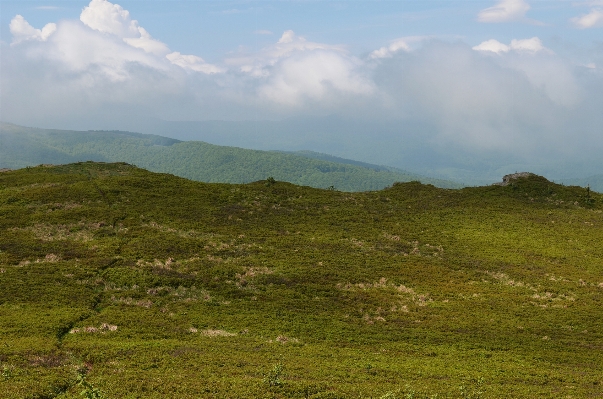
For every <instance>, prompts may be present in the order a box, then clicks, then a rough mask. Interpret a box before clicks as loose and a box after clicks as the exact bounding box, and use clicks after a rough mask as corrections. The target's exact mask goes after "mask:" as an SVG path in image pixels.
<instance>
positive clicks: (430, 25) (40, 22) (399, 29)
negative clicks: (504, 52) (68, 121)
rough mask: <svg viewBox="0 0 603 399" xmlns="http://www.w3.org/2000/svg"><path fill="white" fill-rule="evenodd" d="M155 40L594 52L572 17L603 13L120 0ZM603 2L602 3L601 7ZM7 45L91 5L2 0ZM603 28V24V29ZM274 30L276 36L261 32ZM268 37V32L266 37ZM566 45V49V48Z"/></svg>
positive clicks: (594, 32) (542, 7)
mask: <svg viewBox="0 0 603 399" xmlns="http://www.w3.org/2000/svg"><path fill="white" fill-rule="evenodd" d="M115 3H116V4H119V5H120V6H122V7H123V8H124V9H125V10H128V11H129V12H130V14H131V17H132V18H133V19H136V20H137V21H138V22H139V23H140V25H141V26H143V27H144V28H145V29H146V30H147V31H148V32H149V33H151V34H152V36H153V37H155V38H157V39H159V40H161V41H163V42H165V43H167V44H168V45H170V46H172V47H174V48H177V49H178V51H180V52H187V53H192V54H196V55H199V56H201V57H203V58H205V59H207V60H211V61H214V62H215V61H219V60H220V59H221V58H222V57H223V56H224V55H225V54H227V53H229V52H233V51H237V49H238V48H239V46H244V47H246V48H249V49H256V50H257V49H260V48H261V47H263V46H266V45H268V44H270V43H272V42H273V41H274V36H275V35H276V36H278V35H280V34H281V33H282V32H284V31H286V30H293V31H295V32H296V33H297V34H300V35H303V36H304V37H307V38H308V39H310V40H313V41H318V42H325V43H332V44H344V45H346V46H348V48H349V49H350V51H352V52H353V53H355V54H357V55H361V54H362V53H363V52H370V51H372V50H374V49H375V48H377V47H380V46H382V45H384V44H385V43H387V42H389V41H390V40H393V39H396V38H398V37H404V36H426V35H431V36H438V37H441V38H443V39H446V40H462V41H464V42H466V43H468V44H470V45H476V44H479V43H480V42H482V41H484V40H489V39H492V38H495V39H497V40H499V41H503V42H510V41H511V40H512V39H516V38H518V37H524V38H525V37H533V36H538V37H539V38H540V39H541V40H543V41H544V42H546V43H547V45H548V46H552V47H555V46H559V44H558V43H559V42H563V43H564V45H567V44H569V45H573V46H577V47H580V48H584V49H587V48H588V47H589V46H592V45H593V43H594V42H595V41H601V40H603V34H602V32H601V29H596V28H591V29H577V26H576V24H575V23H573V22H572V21H571V19H572V18H575V17H580V16H583V15H586V14H588V13H589V12H591V11H592V10H596V9H597V8H599V9H601V8H602V7H603V2H600V1H599V2H596V1H590V2H589V1H553V0H548V1H530V2H529V3H528V4H529V7H530V8H529V10H528V11H527V12H526V13H525V14H524V18H519V19H511V20H509V21H504V22H500V23H482V22H479V20H478V18H477V17H478V15H479V12H480V11H482V10H484V9H486V8H488V7H492V6H494V5H496V3H497V2H496V1H450V0H449V1H428V0H422V1H279V2H274V1H260V2H257V1H255V2H252V1H235V2H230V1H194V0H189V1H174V0H171V1H116V2H115ZM597 3H599V4H597ZM0 4H1V11H2V12H1V19H0V22H1V27H2V40H4V41H6V42H10V38H11V34H10V31H9V24H10V21H11V19H12V18H14V17H15V15H17V14H20V15H23V17H25V19H26V20H27V21H28V22H29V23H30V24H31V25H33V26H34V27H37V28H41V27H42V26H44V25H45V24H47V23H49V22H57V21H59V20H62V19H73V20H78V19H79V16H80V14H81V12H82V9H83V8H84V7H86V6H87V5H88V2H87V1H27V0H25V1H24V0H20V1H5V0H3V1H1V2H0ZM600 24H601V23H600ZM258 31H269V32H272V34H264V35H262V34H257V33H256V32H258ZM265 33H267V32H265ZM565 43H567V44H565Z"/></svg>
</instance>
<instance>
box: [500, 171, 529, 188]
mask: <svg viewBox="0 0 603 399" xmlns="http://www.w3.org/2000/svg"><path fill="white" fill-rule="evenodd" d="M530 176H536V175H535V174H534V173H530V172H519V173H512V174H510V175H505V176H503V181H502V182H500V183H494V184H493V186H508V185H509V184H511V183H512V182H513V181H514V180H517V179H519V178H526V177H530Z"/></svg>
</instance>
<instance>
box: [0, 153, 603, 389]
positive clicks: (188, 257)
mask: <svg viewBox="0 0 603 399" xmlns="http://www.w3.org/2000/svg"><path fill="white" fill-rule="evenodd" d="M602 211H603V196H602V195H600V194H597V193H592V192H587V190H585V189H583V188H580V187H565V186H561V185H557V184H554V183H551V182H550V181H548V180H547V179H545V178H543V177H541V176H536V175H527V176H524V177H520V178H517V179H514V181H513V182H512V184H509V185H506V186H487V187H473V188H464V189H459V190H448V189H440V188H437V187H434V186H431V185H423V184H421V183H418V182H410V183H398V184H395V185H393V186H392V187H390V188H388V189H385V190H380V191H373V192H364V193H348V192H339V191H333V190H321V189H315V188H310V187H301V186H297V185H293V184H290V183H285V182H279V181H273V180H263V181H257V182H254V183H250V184H245V185H233V184H216V183H211V184H210V183H201V182H194V181H190V180H186V179H183V178H180V177H176V176H173V175H168V174H158V173H152V172H148V171H146V170H143V169H139V168H136V167H133V166H131V165H128V164H124V163H116V164H105V163H94V162H86V163H76V164H70V165H63V166H38V167H29V168H24V169H20V170H16V171H7V172H2V173H0V336H2V344H1V345H0V371H1V372H2V375H1V376H0V390H1V391H2V392H3V395H4V396H3V397H6V398H24V397H28V398H77V397H80V392H82V391H83V390H84V391H85V392H88V393H89V394H90V395H91V393H90V392H92V390H93V389H98V390H100V392H101V393H102V395H103V397H106V398H125V397H132V398H134V397H145V398H164V397H178V398H199V397H208V398H223V397H266V398H269V397H270V398H349V397H353V398H360V397H363V398H369V397H372V398H394V397H397V398H402V397H421V398H423V397H434V395H438V396H437V397H440V398H446V397H448V398H459V397H462V398H469V397H472V398H478V397H479V398H499V397H509V396H513V397H515V398H534V397H551V398H558V397H568V396H572V397H599V396H601V395H603V374H602V372H601V369H600V364H602V363H603V352H602V351H601V350H600V349H601V348H603V328H602V327H603V325H602V320H603V308H602V307H601V301H602V300H603V278H602V277H601V276H602V272H603V269H602V265H601V259H603V248H602V247H601V245H600V244H601V242H603V213H602ZM78 381H79V384H80V385H78ZM82 381H84V382H85V383H84V382H82ZM86 384H88V385H86Z"/></svg>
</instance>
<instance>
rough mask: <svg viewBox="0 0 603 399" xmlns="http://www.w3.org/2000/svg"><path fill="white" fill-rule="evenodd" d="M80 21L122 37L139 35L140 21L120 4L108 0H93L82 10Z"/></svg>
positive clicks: (98, 29) (95, 28)
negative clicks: (132, 16) (134, 18)
mask: <svg viewBox="0 0 603 399" xmlns="http://www.w3.org/2000/svg"><path fill="white" fill-rule="evenodd" d="M80 21H82V22H83V23H84V25H86V26H89V27H90V28H92V29H94V30H97V31H100V32H104V33H110V34H113V35H116V36H119V37H121V38H124V37H139V36H140V32H139V31H138V21H136V20H132V19H131V18H130V13H129V12H128V11H127V10H124V9H123V8H122V7H121V6H120V5H119V4H113V3H111V2H109V1H107V0H92V1H90V4H89V5H88V6H87V7H85V8H84V9H83V10H82V13H81V14H80Z"/></svg>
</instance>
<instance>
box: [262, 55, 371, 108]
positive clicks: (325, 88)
mask: <svg viewBox="0 0 603 399" xmlns="http://www.w3.org/2000/svg"><path fill="white" fill-rule="evenodd" d="M359 66H360V65H358V64H357V63H355V62H354V59H352V58H351V57H348V56H346V55H343V54H340V53H339V52H333V51H325V50H322V49H320V50H313V51H310V52H304V53H301V54H296V55H293V56H291V57H287V58H285V59H284V60H282V61H281V62H279V63H278V64H276V65H275V67H274V68H273V69H272V70H271V73H270V76H269V78H268V80H267V82H266V84H264V85H262V86H261V87H260V88H259V90H258V93H259V95H260V96H261V97H264V98H266V99H268V100H270V101H273V102H275V103H277V104H279V105H287V106H303V105H304V102H305V101H306V100H310V101H314V102H319V103H323V104H324V105H325V106H327V107H329V108H330V107H332V106H333V105H339V104H334V103H333V101H335V102H336V103H340V102H341V101H342V100H343V99H342V98H341V97H339V96H338V95H341V94H343V95H344V96H349V95H370V94H371V93H372V92H373V86H372V84H371V82H370V81H369V80H368V79H366V78H365V77H363V76H362V75H361V74H360V73H359V71H358V70H359V69H360V68H359ZM325 100H327V101H325Z"/></svg>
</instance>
